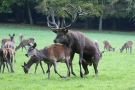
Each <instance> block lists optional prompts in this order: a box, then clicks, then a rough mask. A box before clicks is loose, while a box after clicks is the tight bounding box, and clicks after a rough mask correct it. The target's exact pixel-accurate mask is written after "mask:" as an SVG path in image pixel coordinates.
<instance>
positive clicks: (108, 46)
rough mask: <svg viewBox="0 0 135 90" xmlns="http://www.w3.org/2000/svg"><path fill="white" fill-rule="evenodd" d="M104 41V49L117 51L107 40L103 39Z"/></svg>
mask: <svg viewBox="0 0 135 90" xmlns="http://www.w3.org/2000/svg"><path fill="white" fill-rule="evenodd" d="M103 43H104V50H105V49H106V50H108V51H115V48H113V47H112V46H111V45H110V43H109V42H108V41H107V40H105V41H103Z"/></svg>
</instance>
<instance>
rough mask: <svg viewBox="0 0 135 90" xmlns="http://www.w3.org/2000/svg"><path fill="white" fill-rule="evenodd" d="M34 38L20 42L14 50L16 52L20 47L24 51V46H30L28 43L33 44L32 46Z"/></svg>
mask: <svg viewBox="0 0 135 90" xmlns="http://www.w3.org/2000/svg"><path fill="white" fill-rule="evenodd" d="M34 40H35V39H34V38H28V39H26V40H22V41H21V42H20V44H19V45H18V46H16V48H15V51H17V50H18V49H20V48H21V47H22V50H23V47H24V48H25V49H26V47H25V46H30V43H33V44H34ZM26 50H27V49H26Z"/></svg>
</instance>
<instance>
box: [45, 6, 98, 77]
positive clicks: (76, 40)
mask: <svg viewBox="0 0 135 90" xmlns="http://www.w3.org/2000/svg"><path fill="white" fill-rule="evenodd" d="M70 6H71V7H72V8H73V9H74V12H75V15H74V16H73V15H72V14H71V13H70V12H69V11H67V10H66V9H65V10H64V11H65V12H66V14H67V15H68V16H70V18H71V24H69V25H66V23H65V19H64V18H63V20H62V23H61V24H60V21H58V24H57V23H56V22H55V18H54V12H55V10H53V9H50V8H49V7H47V8H48V11H49V12H50V14H49V15H48V16H47V24H48V27H49V28H50V29H52V30H53V32H55V33H56V34H57V36H56V38H55V39H54V43H61V44H63V45H66V46H67V47H68V48H70V49H71V50H72V52H71V57H70V60H71V62H70V65H71V72H72V74H73V75H75V73H74V72H73V66H72V60H73V57H74V55H75V53H78V54H79V66H80V76H81V77H83V76H84V75H83V73H82V61H83V59H84V60H86V61H87V62H88V63H90V64H93V67H94V70H95V75H97V74H98V70H97V66H98V62H99V59H100V56H99V53H98V50H97V48H96V47H95V45H94V44H93V43H92V41H91V40H90V39H88V38H87V37H86V36H84V35H83V34H82V33H81V32H74V31H72V30H68V29H69V28H70V27H71V26H72V25H73V23H74V22H75V21H76V20H77V18H78V16H79V15H83V14H84V13H83V12H82V9H81V8H80V9H79V10H78V9H77V8H76V6H74V5H71V4H70ZM50 16H51V17H52V20H51V21H50V20H49V19H50Z"/></svg>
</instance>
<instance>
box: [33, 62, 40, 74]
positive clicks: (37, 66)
mask: <svg viewBox="0 0 135 90" xmlns="http://www.w3.org/2000/svg"><path fill="white" fill-rule="evenodd" d="M39 62H40V61H37V62H36V66H35V72H34V73H35V74H36V71H37V67H38V64H39Z"/></svg>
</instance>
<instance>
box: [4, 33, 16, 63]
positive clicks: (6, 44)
mask: <svg viewBox="0 0 135 90" xmlns="http://www.w3.org/2000/svg"><path fill="white" fill-rule="evenodd" d="M9 36H10V41H6V42H5V45H4V48H12V49H13V50H14V62H16V59H15V45H14V41H13V39H12V37H14V36H15V34H13V36H11V35H10V34H9Z"/></svg>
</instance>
